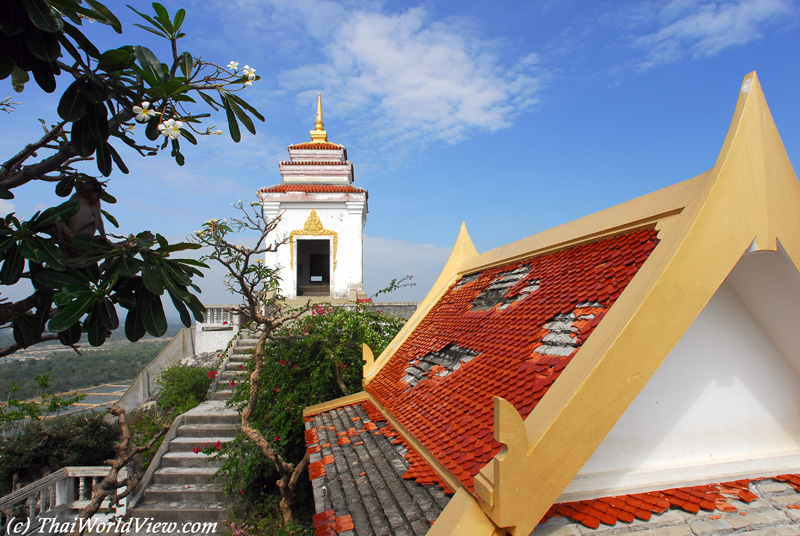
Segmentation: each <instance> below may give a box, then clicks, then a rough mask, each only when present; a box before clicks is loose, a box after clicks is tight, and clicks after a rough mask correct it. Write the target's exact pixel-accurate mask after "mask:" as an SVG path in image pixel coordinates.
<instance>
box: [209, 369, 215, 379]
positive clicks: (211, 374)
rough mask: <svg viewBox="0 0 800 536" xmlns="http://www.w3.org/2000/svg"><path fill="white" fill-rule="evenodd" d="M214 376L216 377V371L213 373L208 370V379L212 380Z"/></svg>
mask: <svg viewBox="0 0 800 536" xmlns="http://www.w3.org/2000/svg"><path fill="white" fill-rule="evenodd" d="M216 375H217V371H215V370H209V371H208V377H209V378H211V379H213V378H214V376H216Z"/></svg>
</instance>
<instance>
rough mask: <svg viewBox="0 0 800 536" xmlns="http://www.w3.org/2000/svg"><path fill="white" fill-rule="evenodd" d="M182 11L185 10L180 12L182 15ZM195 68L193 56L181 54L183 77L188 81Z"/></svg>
mask: <svg viewBox="0 0 800 536" xmlns="http://www.w3.org/2000/svg"><path fill="white" fill-rule="evenodd" d="M181 11H183V10H182V9H181V10H178V13H180V12H181ZM177 18H178V16H177V15H175V19H177ZM193 66H194V60H193V59H192V55H191V54H189V53H188V52H183V53H182V54H181V72H182V73H183V77H184V78H186V79H187V80H188V79H189V77H190V76H191V75H192V67H193Z"/></svg>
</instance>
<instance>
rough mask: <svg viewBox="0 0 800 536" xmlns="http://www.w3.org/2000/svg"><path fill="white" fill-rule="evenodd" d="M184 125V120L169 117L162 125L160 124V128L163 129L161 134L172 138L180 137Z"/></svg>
mask: <svg viewBox="0 0 800 536" xmlns="http://www.w3.org/2000/svg"><path fill="white" fill-rule="evenodd" d="M182 126H183V122H182V121H175V120H174V119H167V120H166V121H164V122H163V123H161V124H160V125H158V130H160V131H161V134H163V135H164V137H165V138H166V137H169V138H172V139H173V140H177V139H178V137H180V135H181V127H182Z"/></svg>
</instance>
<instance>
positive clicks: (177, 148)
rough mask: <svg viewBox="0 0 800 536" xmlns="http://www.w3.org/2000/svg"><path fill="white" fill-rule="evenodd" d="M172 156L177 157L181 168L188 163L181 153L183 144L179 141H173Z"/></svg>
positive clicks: (176, 159)
mask: <svg viewBox="0 0 800 536" xmlns="http://www.w3.org/2000/svg"><path fill="white" fill-rule="evenodd" d="M171 154H172V156H174V157H175V162H177V164H178V165H179V166H182V165H184V164H185V163H186V158H185V157H184V156H183V154H182V153H181V144H180V142H179V141H178V140H172V153H171Z"/></svg>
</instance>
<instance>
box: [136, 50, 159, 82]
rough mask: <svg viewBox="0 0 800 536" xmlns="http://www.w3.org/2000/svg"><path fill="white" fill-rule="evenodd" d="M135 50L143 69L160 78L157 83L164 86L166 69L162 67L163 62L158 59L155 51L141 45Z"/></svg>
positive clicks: (157, 78)
mask: <svg viewBox="0 0 800 536" xmlns="http://www.w3.org/2000/svg"><path fill="white" fill-rule="evenodd" d="M134 50H135V51H136V59H137V60H138V61H139V65H141V67H142V69H144V70H145V71H147V72H149V73H151V74H152V75H153V76H154V77H155V78H156V80H158V82H159V83H158V84H155V85H159V86H163V85H164V71H163V69H162V68H161V62H160V61H158V58H157V57H156V55H155V54H153V51H151V50H150V49H149V48H147V47H143V46H140V45H136V47H134Z"/></svg>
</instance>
